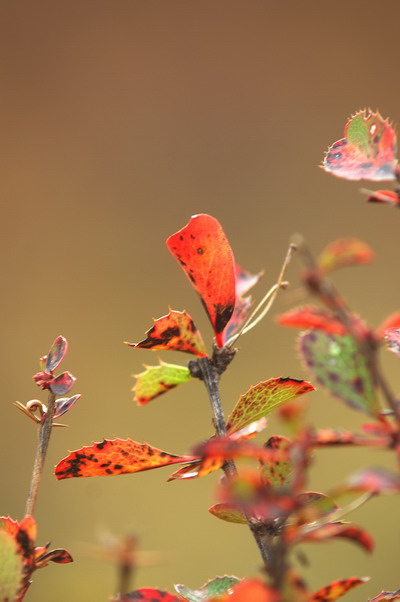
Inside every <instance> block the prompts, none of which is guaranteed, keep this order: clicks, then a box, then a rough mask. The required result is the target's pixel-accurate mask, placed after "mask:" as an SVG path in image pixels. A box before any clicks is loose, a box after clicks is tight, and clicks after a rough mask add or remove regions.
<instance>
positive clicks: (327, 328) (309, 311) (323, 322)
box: [277, 306, 346, 335]
mask: <svg viewBox="0 0 400 602" xmlns="http://www.w3.org/2000/svg"><path fill="white" fill-rule="evenodd" d="M277 322H278V324H280V325H281V326H290V327H293V328H301V329H302V330H307V329H309V328H318V329H319V330H323V331H324V332H327V333H329V334H340V335H341V334H345V333H346V328H345V327H344V326H343V324H342V323H341V322H340V321H339V320H338V319H337V318H336V317H335V316H334V315H333V314H332V313H330V312H329V311H326V310H325V309H320V308H319V307H313V306H306V307H299V308H298V309H293V310H291V311H287V312H285V313H284V314H281V315H280V316H278V318H277Z"/></svg>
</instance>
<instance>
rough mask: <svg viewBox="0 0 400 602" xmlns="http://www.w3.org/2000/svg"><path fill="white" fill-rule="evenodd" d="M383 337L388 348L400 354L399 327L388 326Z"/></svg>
mask: <svg viewBox="0 0 400 602" xmlns="http://www.w3.org/2000/svg"><path fill="white" fill-rule="evenodd" d="M385 339H386V341H387V346H388V349H389V350H390V351H392V352H393V353H395V354H396V355H398V356H400V328H389V329H388V330H387V331H386V332H385Z"/></svg>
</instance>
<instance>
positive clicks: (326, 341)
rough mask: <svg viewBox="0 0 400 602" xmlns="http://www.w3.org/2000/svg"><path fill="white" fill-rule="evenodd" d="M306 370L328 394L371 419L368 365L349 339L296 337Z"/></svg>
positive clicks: (374, 405)
mask: <svg viewBox="0 0 400 602" xmlns="http://www.w3.org/2000/svg"><path fill="white" fill-rule="evenodd" d="M300 351H301V354H302V356H303V359H304V361H305V363H306V365H307V367H308V368H309V369H310V370H311V371H312V372H313V374H314V375H315V376H316V378H317V380H318V382H320V383H321V384H322V385H324V386H325V387H326V388H327V389H328V390H329V392H330V393H331V394H332V395H334V396H335V397H338V398H339V399H341V400H342V401H344V402H345V403H346V404H347V405H349V406H351V407H352V408H354V409H356V410H360V411H362V412H366V413H368V414H372V415H373V416H375V415H376V414H377V413H378V412H379V405H378V400H377V398H376V394H375V387H374V383H373V380H372V377H371V372H370V370H369V366H368V364H367V362H366V360H365V358H364V356H363V355H362V354H361V353H360V352H359V350H358V347H357V344H356V342H355V341H354V339H353V338H352V337H351V336H339V335H333V334H327V333H325V332H322V331H320V330H315V329H314V330H311V331H309V332H306V333H305V334H303V335H300Z"/></svg>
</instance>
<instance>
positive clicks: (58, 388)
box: [50, 372, 76, 395]
mask: <svg viewBox="0 0 400 602" xmlns="http://www.w3.org/2000/svg"><path fill="white" fill-rule="evenodd" d="M75 381H76V378H75V376H72V374H70V372H63V373H62V374H60V375H59V376H56V377H55V378H54V379H53V380H52V381H51V383H50V389H51V391H52V392H53V393H54V395H65V394H66V393H68V391H70V390H71V389H72V387H73V386H74V383H75Z"/></svg>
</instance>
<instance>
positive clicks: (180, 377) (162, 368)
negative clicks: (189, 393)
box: [132, 362, 192, 406]
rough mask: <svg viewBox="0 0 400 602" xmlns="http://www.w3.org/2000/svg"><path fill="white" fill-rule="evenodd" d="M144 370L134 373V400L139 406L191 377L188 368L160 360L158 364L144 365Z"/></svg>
mask: <svg viewBox="0 0 400 602" xmlns="http://www.w3.org/2000/svg"><path fill="white" fill-rule="evenodd" d="M145 368H146V370H145V371H144V372H141V373H140V374H135V375H134V377H135V378H136V383H135V386H134V387H133V389H132V391H133V392H134V393H135V397H134V400H135V401H137V402H138V404H139V405H140V406H142V405H145V404H146V403H148V402H149V401H151V400H152V399H154V398H155V397H158V396H159V395H162V394H163V393H166V392H167V391H169V390H170V389H173V388H174V387H177V386H178V385H181V384H183V383H185V382H187V381H188V380H190V379H191V378H192V377H191V375H190V371H189V368H187V367H186V366H177V365H176V364H166V363H165V362H160V364H159V365H158V366H145Z"/></svg>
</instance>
